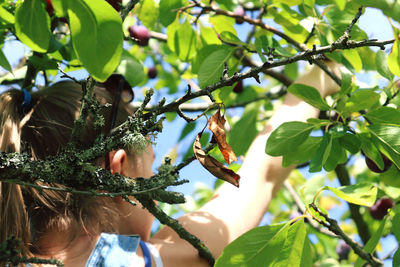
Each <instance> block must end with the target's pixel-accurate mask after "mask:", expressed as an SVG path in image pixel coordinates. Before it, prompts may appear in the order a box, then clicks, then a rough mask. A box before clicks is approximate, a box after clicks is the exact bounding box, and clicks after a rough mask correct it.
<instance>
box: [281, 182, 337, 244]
mask: <svg viewBox="0 0 400 267" xmlns="http://www.w3.org/2000/svg"><path fill="white" fill-rule="evenodd" d="M284 186H285V188H286V190H287V191H288V192H289V194H290V195H291V196H292V198H293V200H294V202H295V203H296V206H297V208H298V209H299V210H300V211H301V212H302V213H305V212H306V207H305V206H304V204H303V202H302V201H301V199H300V197H299V195H298V194H297V192H296V190H294V188H293V187H292V185H291V184H290V183H289V182H288V181H287V180H286V181H285V182H284ZM308 222H309V223H310V225H311V226H312V227H313V228H314V229H315V230H317V231H318V232H320V233H322V234H324V235H327V236H330V237H335V238H337V237H338V236H337V235H336V234H334V233H333V232H331V231H329V230H326V229H325V228H321V227H320V226H319V225H318V223H317V222H315V221H313V220H308Z"/></svg>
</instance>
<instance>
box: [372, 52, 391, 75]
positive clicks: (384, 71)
mask: <svg viewBox="0 0 400 267" xmlns="http://www.w3.org/2000/svg"><path fill="white" fill-rule="evenodd" d="M375 65H376V70H377V71H378V72H379V74H380V75H382V76H383V77H385V78H386V79H388V80H389V81H391V80H393V74H392V73H391V72H390V70H389V67H388V65H387V55H386V53H385V52H383V51H382V50H379V51H378V52H376V57H375Z"/></svg>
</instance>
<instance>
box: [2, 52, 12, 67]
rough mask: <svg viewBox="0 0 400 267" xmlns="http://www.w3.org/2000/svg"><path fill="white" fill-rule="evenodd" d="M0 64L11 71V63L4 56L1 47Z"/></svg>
mask: <svg viewBox="0 0 400 267" xmlns="http://www.w3.org/2000/svg"><path fill="white" fill-rule="evenodd" d="M0 66H2V67H3V68H4V69H6V70H8V71H9V72H12V68H11V65H10V63H9V62H8V60H7V58H6V56H5V55H4V53H3V50H2V49H0Z"/></svg>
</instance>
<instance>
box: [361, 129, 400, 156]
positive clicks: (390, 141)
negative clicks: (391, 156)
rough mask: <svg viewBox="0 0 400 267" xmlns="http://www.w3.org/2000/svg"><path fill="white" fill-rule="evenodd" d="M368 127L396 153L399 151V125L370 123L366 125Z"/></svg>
mask: <svg viewBox="0 0 400 267" xmlns="http://www.w3.org/2000/svg"><path fill="white" fill-rule="evenodd" d="M368 129H369V130H370V132H371V133H372V134H373V135H375V136H376V137H378V139H379V140H381V141H382V142H384V143H385V144H387V145H388V146H389V147H390V148H392V149H393V150H394V151H395V152H396V153H400V138H399V136H400V135H399V134H400V126H393V125H384V124H371V125H369V126H368Z"/></svg>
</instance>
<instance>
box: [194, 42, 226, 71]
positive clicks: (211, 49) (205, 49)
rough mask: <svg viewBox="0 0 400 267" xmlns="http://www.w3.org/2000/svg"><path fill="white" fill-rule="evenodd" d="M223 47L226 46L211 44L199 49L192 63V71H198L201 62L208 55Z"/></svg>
mask: <svg viewBox="0 0 400 267" xmlns="http://www.w3.org/2000/svg"><path fill="white" fill-rule="evenodd" d="M221 48H224V46H222V45H217V44H211V45H206V46H203V47H202V48H201V49H200V50H198V51H197V53H196V57H195V58H194V60H193V63H192V72H193V73H198V71H199V68H200V66H201V63H203V61H204V60H205V59H206V58H207V56H209V55H210V54H211V53H212V52H214V51H216V50H218V49H221Z"/></svg>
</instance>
